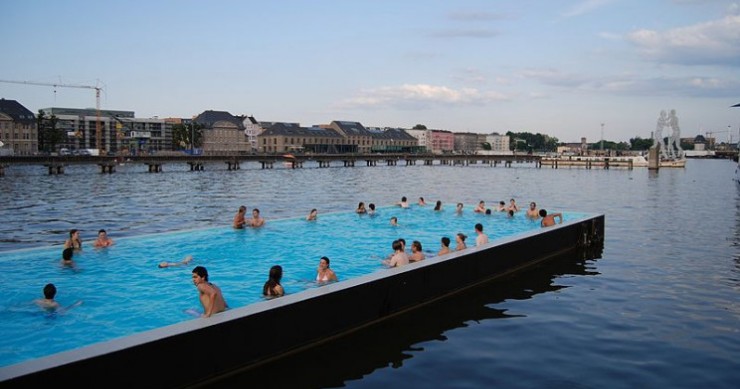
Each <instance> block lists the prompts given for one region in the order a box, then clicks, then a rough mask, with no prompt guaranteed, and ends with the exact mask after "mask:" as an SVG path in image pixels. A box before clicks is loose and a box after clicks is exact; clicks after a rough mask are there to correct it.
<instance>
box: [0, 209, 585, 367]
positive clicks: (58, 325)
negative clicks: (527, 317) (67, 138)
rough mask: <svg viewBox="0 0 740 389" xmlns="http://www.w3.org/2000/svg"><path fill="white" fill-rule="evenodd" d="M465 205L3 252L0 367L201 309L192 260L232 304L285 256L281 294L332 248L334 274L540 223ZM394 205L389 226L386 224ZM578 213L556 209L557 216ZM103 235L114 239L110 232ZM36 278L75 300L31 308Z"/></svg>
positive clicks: (257, 291)
mask: <svg viewBox="0 0 740 389" xmlns="http://www.w3.org/2000/svg"><path fill="white" fill-rule="evenodd" d="M472 208H473V207H472V206H469V205H466V210H465V211H464V212H463V214H462V215H458V214H456V213H455V211H454V209H452V207H448V208H447V209H443V210H442V211H441V212H435V211H433V207H432V206H425V207H420V206H416V205H414V206H412V207H411V208H408V209H401V208H399V207H396V206H386V207H381V208H380V209H379V210H378V212H377V214H376V215H374V216H370V215H358V214H355V213H353V212H343V213H323V214H319V217H318V220H317V221H313V222H309V221H306V220H305V219H304V218H303V217H300V218H294V219H284V220H268V222H267V223H266V225H265V226H264V227H262V228H259V229H245V230H234V229H231V228H230V227H223V228H209V229H194V230H187V231H180V232H173V233H166V234H156V235H148V236H141V237H135V238H126V239H117V240H116V243H115V245H114V246H112V247H110V248H105V249H94V248H93V247H92V241H89V242H83V251H82V252H81V253H78V254H76V255H75V258H74V260H75V263H76V267H75V268H74V269H70V268H65V267H62V266H61V265H60V258H61V251H62V249H61V246H55V247H44V248H38V249H28V250H18V251H10V252H2V253H0V271H2V274H4V275H5V276H6V277H7V278H8V281H7V285H8V287H7V288H5V289H6V290H5V293H4V294H3V297H2V302H0V315H1V317H2V319H1V320H0V331H2V333H3V339H2V341H1V342H2V347H0V367H2V366H8V365H12V364H16V363H20V362H23V361H27V360H31V359H35V358H40V357H44V356H48V355H51V354H55V353H59V352H63V351H68V350H73V349H77V348H81V347H84V346H89V345H92V344H95V343H98V342H103V341H107V340H111V339H116V338H121V337H126V336H129V335H133V334H136V333H140V332H143V331H147V330H151V329H155V328H159V327H164V326H168V325H172V324H175V323H180V322H184V321H188V320H194V318H193V316H192V315H190V314H188V313H186V311H188V310H193V309H195V310H200V304H199V301H198V296H197V292H196V290H195V287H194V286H193V284H192V281H191V277H190V275H191V270H192V268H193V267H195V266H197V265H201V266H205V267H206V268H207V269H208V272H209V275H210V281H211V282H213V283H215V284H217V285H218V286H219V287H221V289H222V291H223V294H224V297H225V299H226V301H227V303H228V305H229V306H230V307H231V308H232V309H233V308H237V307H242V306H246V305H250V304H253V303H255V302H258V301H262V300H263V298H262V295H261V292H262V285H263V283H264V282H265V280H266V279H267V273H268V271H269V268H270V267H271V266H272V265H275V264H279V265H281V266H282V267H283V270H284V276H283V281H282V284H283V286H284V287H285V290H286V293H287V294H298V293H301V292H303V291H306V290H308V289H313V288H317V287H319V286H318V285H317V284H316V282H315V276H316V267H317V265H318V262H319V258H320V257H321V256H328V257H329V258H330V259H331V267H332V269H334V271H335V272H336V273H337V275H338V277H339V280H340V282H341V281H345V280H350V279H354V278H357V277H360V276H363V275H367V274H371V273H373V272H376V271H379V270H382V269H384V267H383V266H382V264H381V260H382V259H384V258H386V257H387V256H388V255H389V254H390V253H391V252H392V249H391V243H392V241H393V240H395V239H398V238H404V239H405V240H406V242H407V247H410V245H411V242H412V241H414V240H418V241H420V242H421V243H422V247H423V250H424V251H425V253H426V255H427V257H431V256H434V255H435V253H436V252H437V251H438V250H439V248H440V238H441V237H442V236H447V237H450V239H451V240H452V241H453V243H452V244H451V248H454V245H455V244H454V236H455V234H456V233H458V232H462V233H464V234H466V235H468V237H469V238H468V240H467V244H468V246H469V247H471V246H474V245H475V232H474V225H475V224H476V223H481V224H483V226H484V232H486V233H487V234H488V236H489V239H490V240H491V243H494V242H496V240H498V239H501V238H504V237H511V236H516V235H517V234H523V233H526V232H528V231H532V230H539V229H540V225H539V221H532V220H529V219H528V218H526V217H525V216H524V213H523V212H519V213H518V214H517V215H516V216H515V217H514V218H508V217H507V216H506V215H505V214H504V213H494V214H493V215H483V214H476V213H473V212H472ZM392 216H396V217H398V222H399V226H391V225H390V218H391V217H392ZM582 217H584V214H580V213H574V212H568V213H565V214H564V219H565V221H568V220H574V219H578V218H582ZM93 234H94V232H90V231H87V232H86V233H85V235H86V236H90V235H93ZM109 235H110V236H112V237H113V238H114V239H115V238H116V234H115V231H109ZM408 251H410V249H408ZM186 255H193V257H194V260H193V262H191V263H190V264H189V265H187V266H182V267H173V268H165V269H160V268H158V267H157V264H158V263H159V262H162V261H170V262H175V261H179V260H181V259H182V258H184V257H185V256H186ZM46 283H54V284H55V285H56V286H57V289H58V293H57V296H56V299H57V301H59V302H60V304H61V305H62V306H69V305H71V304H73V303H75V302H76V301H78V300H81V301H82V302H83V303H82V305H80V306H78V307H75V308H73V309H71V310H69V311H67V312H64V313H57V314H49V313H46V312H44V311H43V310H41V309H39V308H38V307H36V306H35V305H34V304H33V303H32V301H33V300H34V299H37V298H41V297H42V288H43V286H44V285H45V284H46ZM10 285H12V287H11V286H10ZM197 320H204V321H207V320H210V319H197Z"/></svg>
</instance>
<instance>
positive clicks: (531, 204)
mask: <svg viewBox="0 0 740 389" xmlns="http://www.w3.org/2000/svg"><path fill="white" fill-rule="evenodd" d="M529 206H530V207H536V206H537V203H535V202H534V201H532V202H531V203H529Z"/></svg>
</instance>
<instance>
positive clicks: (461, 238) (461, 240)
mask: <svg viewBox="0 0 740 389" xmlns="http://www.w3.org/2000/svg"><path fill="white" fill-rule="evenodd" d="M467 238H468V236H467V235H465V234H463V233H462V232H459V233H458V234H457V235H455V251H460V250H465V249H466V248H468V246H466V245H465V239H467Z"/></svg>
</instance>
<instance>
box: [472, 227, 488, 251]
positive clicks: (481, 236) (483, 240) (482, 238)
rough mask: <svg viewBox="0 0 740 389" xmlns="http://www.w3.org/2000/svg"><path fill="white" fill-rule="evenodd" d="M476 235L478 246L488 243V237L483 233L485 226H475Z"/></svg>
mask: <svg viewBox="0 0 740 389" xmlns="http://www.w3.org/2000/svg"><path fill="white" fill-rule="evenodd" d="M475 233H476V234H477V235H478V236H476V237H475V245H476V246H481V245H484V244H486V243H488V235H486V234H484V233H483V224H480V223H476V224H475Z"/></svg>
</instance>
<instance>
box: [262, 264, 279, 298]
mask: <svg viewBox="0 0 740 389" xmlns="http://www.w3.org/2000/svg"><path fill="white" fill-rule="evenodd" d="M282 278H283V267H282V266H280V265H275V266H273V267H271V268H270V275H269V277H268V279H267V281H266V282H265V285H263V286H262V295H263V296H265V297H280V296H283V295H285V290H284V289H283V286H282V285H280V280H281V279H282Z"/></svg>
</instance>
